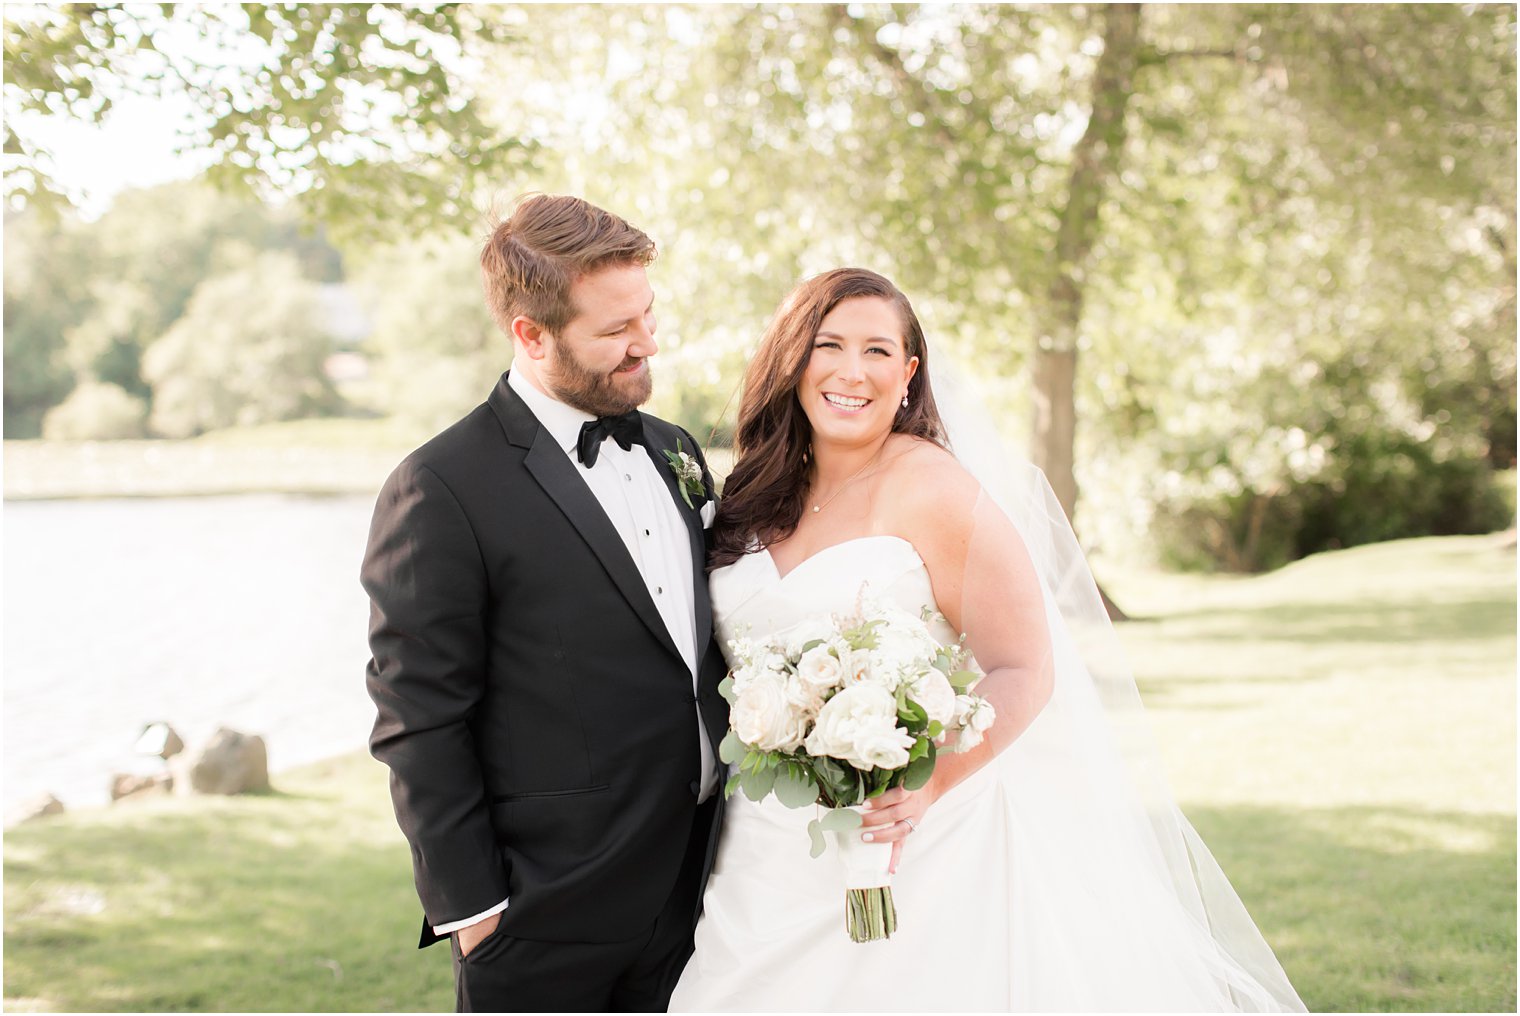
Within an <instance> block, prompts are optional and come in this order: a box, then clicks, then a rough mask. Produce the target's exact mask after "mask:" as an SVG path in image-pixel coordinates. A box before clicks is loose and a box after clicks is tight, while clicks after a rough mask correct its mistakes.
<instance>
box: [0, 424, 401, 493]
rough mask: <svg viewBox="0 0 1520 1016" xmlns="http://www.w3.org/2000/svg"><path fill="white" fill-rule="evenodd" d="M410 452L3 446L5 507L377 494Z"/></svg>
mask: <svg viewBox="0 0 1520 1016" xmlns="http://www.w3.org/2000/svg"><path fill="white" fill-rule="evenodd" d="M408 451H410V446H408V447H350V446H328V445H320V444H317V445H278V444H258V443H243V442H238V441H230V440H220V441H212V440H205V439H197V440H190V441H77V442H76V441H70V442H53V441H6V442H5V444H4V456H5V500H6V501H53V500H78V499H103V498H161V497H212V496H225V495H236V494H292V495H309V496H341V495H355V494H362V495H374V494H375V493H377V492H378V491H379V489H380V485H381V484H382V483H384V482H385V478H386V476H388V475H389V474H390V471H391V470H392V469H393V468H395V466H396V463H398V462H400V461H401V459H402V458H404V457H405V456H406V454H407V452H408Z"/></svg>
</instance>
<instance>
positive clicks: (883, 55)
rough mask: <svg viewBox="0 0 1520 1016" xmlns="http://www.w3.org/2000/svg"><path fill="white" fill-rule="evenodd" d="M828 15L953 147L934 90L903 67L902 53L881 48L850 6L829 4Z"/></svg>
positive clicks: (952, 134) (953, 139)
mask: <svg viewBox="0 0 1520 1016" xmlns="http://www.w3.org/2000/svg"><path fill="white" fill-rule="evenodd" d="M829 14H830V15H831V17H832V20H833V22H834V24H835V25H837V26H839V27H842V28H844V29H846V30H847V31H849V32H851V33H852V34H853V35H854V36H855V37H856V38H857V39H859V40H860V41H861V43H862V44H864V46H865V47H866V50H867V51H868V52H869V53H870V54H871V56H873V57H874V58H875V59H876V61H877V62H878V63H880V64H881V65H882V66H883V67H885V68H886V70H887V73H888V74H890V75H891V76H892V80H893V81H894V82H896V84H897V89H898V91H899V92H900V93H901V94H902V95H903V97H904V98H905V99H907V100H908V102H909V103H910V104H911V105H912V106H913V108H914V111H915V112H917V113H918V114H919V115H920V116H922V117H923V118H924V123H925V124H927V125H931V126H932V127H933V129H934V137H935V140H937V141H938V142H939V143H940V144H941V145H943V146H945V147H946V148H954V147H955V146H956V145H957V144H958V141H959V139H957V138H956V136H955V132H954V131H952V130H951V129H950V127H949V126H948V125H947V124H946V123H945V118H944V117H942V116H941V115H940V113H939V109H938V108H937V105H936V103H935V101H934V97H933V92H932V90H931V89H930V88H929V87H928V86H927V85H925V84H924V83H923V82H922V81H921V80H919V79H918V78H916V77H914V76H913V75H912V73H910V72H909V71H908V68H907V67H905V66H903V62H902V54H901V53H898V52H897V51H896V50H894V49H891V48H889V47H887V46H884V45H882V43H881V40H879V39H877V38H876V33H875V32H867V31H866V30H865V28H866V26H865V24H864V19H861V18H855V17H852V16H851V15H850V8H849V5H848V4H830V5H829Z"/></svg>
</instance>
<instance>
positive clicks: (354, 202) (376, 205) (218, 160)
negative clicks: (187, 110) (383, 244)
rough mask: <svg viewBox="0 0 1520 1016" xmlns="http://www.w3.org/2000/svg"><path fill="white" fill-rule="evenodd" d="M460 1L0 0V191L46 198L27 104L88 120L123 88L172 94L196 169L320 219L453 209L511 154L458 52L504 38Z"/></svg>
mask: <svg viewBox="0 0 1520 1016" xmlns="http://www.w3.org/2000/svg"><path fill="white" fill-rule="evenodd" d="M506 41H507V39H506V35H505V34H504V33H503V32H502V31H501V30H500V28H499V26H498V24H497V23H496V21H495V19H494V18H493V17H492V15H491V12H490V10H489V8H480V7H477V6H474V5H470V4H416V3H404V4H61V5H52V6H46V7H44V6H41V5H38V6H34V7H32V8H29V9H27V10H26V11H17V12H14V13H12V12H8V14H7V19H6V24H5V29H4V52H5V68H6V75H5V86H4V95H5V113H6V115H5V128H4V129H5V154H6V156H7V163H8V165H7V172H6V190H7V194H8V196H9V197H10V199H11V202H12V204H13V206H14V205H16V204H18V203H21V204H25V203H38V202H39V201H40V202H41V203H43V204H45V205H46V204H54V205H56V203H57V200H58V199H59V197H60V194H59V192H58V191H57V188H56V186H55V185H54V183H53V182H52V180H51V179H50V176H49V165H50V161H49V160H50V156H49V154H48V153H47V152H46V150H45V149H44V148H43V147H42V146H41V145H40V143H39V142H38V141H37V140H36V139H35V137H34V136H33V135H32V134H30V133H29V131H28V125H29V124H31V123H34V122H35V118H36V117H38V116H57V115H64V116H69V117H72V118H75V119H79V120H84V121H89V122H99V121H100V120H102V119H104V118H105V117H107V116H109V115H110V113H111V109H112V106H113V104H114V103H115V102H116V101H117V100H119V99H120V98H121V96H123V95H125V94H129V93H136V94H142V95H148V96H151V97H156V98H162V97H169V96H182V97H185V98H186V99H188V100H189V103H190V104H191V105H192V106H193V108H194V109H195V111H196V121H195V124H194V126H193V127H192V128H190V130H189V132H188V135H187V137H186V143H187V145H188V146H189V147H193V148H196V149H199V150H201V151H204V152H206V153H208V154H210V155H211V157H212V159H213V160H214V161H213V162H212V166H211V170H210V172H211V175H212V177H213V178H215V179H216V180H218V181H220V182H223V183H226V184H234V183H236V184H239V185H242V186H247V187H251V188H252V189H253V190H254V191H256V192H257V193H259V194H261V195H263V196H265V197H268V196H271V195H273V194H276V193H285V194H292V193H295V194H301V195H303V196H304V199H305V200H304V207H305V208H306V209H307V211H308V213H309V214H312V215H314V216H316V217H318V218H319V219H321V220H323V221H327V222H329V223H332V224H337V225H340V226H347V227H348V228H350V229H353V230H355V231H357V232H366V231H370V230H372V229H373V228H374V227H375V224H376V223H378V222H381V221H395V222H403V223H413V224H415V223H417V222H421V221H426V222H434V221H437V220H438V219H440V218H443V219H450V218H453V219H455V220H464V219H467V218H469V217H470V215H471V212H472V208H471V202H472V199H473V195H474V192H475V190H476V189H477V188H478V187H479V186H480V185H481V183H482V181H493V180H494V179H496V178H497V175H498V174H501V173H503V172H509V171H511V170H512V169H513V168H515V167H517V166H519V165H521V163H522V160H523V157H524V156H525V154H526V152H525V150H524V147H523V146H522V145H521V144H520V143H518V142H517V141H515V140H514V139H511V138H502V137H500V136H499V135H498V134H497V133H496V132H494V131H492V130H491V129H490V127H489V125H488V124H486V123H485V122H484V121H482V120H481V119H480V117H479V116H478V115H477V114H476V110H475V107H474V105H473V104H472V103H471V101H470V99H471V92H470V89H469V85H468V75H469V70H470V65H471V61H472V60H473V59H475V54H476V51H477V50H478V49H479V48H480V47H482V46H485V47H490V48H491V50H492V51H495V50H496V47H497V46H498V45H499V44H501V43H504V42H506Z"/></svg>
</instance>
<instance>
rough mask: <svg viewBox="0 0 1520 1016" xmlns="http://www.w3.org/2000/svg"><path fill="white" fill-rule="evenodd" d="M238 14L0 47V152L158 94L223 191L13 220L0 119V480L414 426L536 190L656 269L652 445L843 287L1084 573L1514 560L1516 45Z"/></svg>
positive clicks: (1273, 25)
mask: <svg viewBox="0 0 1520 1016" xmlns="http://www.w3.org/2000/svg"><path fill="white" fill-rule="evenodd" d="M366 9H367V11H366ZM250 10H254V9H252V8H250ZM239 11H240V9H239V8H225V9H217V10H210V9H205V8H175V9H174V10H173V11H172V12H168V13H161V12H158V10H157V8H154V9H152V10H149V9H146V8H133V9H129V8H123V7H121V6H119V5H95V6H91V5H75V6H70V7H68V8H62V9H59V10H57V11H53V12H51V14H49V15H48V16H47V17H39V18H36V19H33V20H32V21H13V22H11V23H9V24H8V25H7V27H6V38H5V51H6V61H7V70H8V74H7V83H6V101H7V104H8V105H7V111H8V114H10V113H12V112H13V111H21V112H23V113H30V114H34V115H35V114H38V113H39V112H46V113H48V114H49V115H53V116H59V115H72V116H83V117H98V116H101V115H106V114H108V112H109V100H110V98H111V96H113V95H115V94H118V93H119V92H120V91H121V90H123V89H126V88H128V87H131V88H136V89H137V90H139V91H141V90H143V89H148V88H155V89H162V88H174V89H179V90H180V91H181V92H184V93H187V94H189V95H191V96H192V98H194V100H195V103H196V105H197V108H198V109H200V110H201V116H200V119H198V120H196V121H195V123H193V124H191V125H190V126H189V127H187V131H188V140H189V143H190V144H192V145H193V146H195V147H197V148H199V149H203V150H205V151H206V152H208V153H210V154H209V156H208V158H210V159H212V160H213V165H212V169H211V171H210V175H211V176H212V177H213V178H215V179H216V180H219V181H220V182H221V183H222V184H223V185H224V190H223V191H222V192H212V191H209V190H206V189H204V188H201V187H197V186H195V185H190V184H184V185H171V186H169V187H165V188H157V189H154V190H152V191H147V192H141V193H129V194H124V195H122V196H121V197H120V198H119V199H118V200H117V202H116V204H115V205H114V206H113V207H112V209H111V210H110V211H109V212H108V213H106V214H105V215H104V216H102V217H101V218H100V219H99V220H97V221H94V222H82V221H79V220H78V219H77V218H76V217H73V216H71V215H69V214H67V213H65V214H63V216H62V217H61V218H58V219H56V220H54V219H50V218H49V212H50V211H51V210H54V209H55V208H56V205H55V204H51V203H49V202H48V201H47V200H46V198H47V196H48V195H49V193H50V192H51V191H52V188H51V187H50V186H49V185H48V182H47V175H46V169H47V164H46V158H45V153H42V152H40V151H39V145H38V144H37V143H36V142H35V141H33V140H32V139H29V138H28V137H27V135H26V124H27V122H28V121H27V120H26V118H25V116H22V117H17V116H14V115H8V117H7V127H6V130H7V132H8V136H7V152H8V153H9V154H8V160H9V165H8V169H7V190H8V193H9V195H10V208H11V211H9V212H8V213H7V219H6V239H7V241H8V242H9V244H10V251H9V253H11V255H12V256H11V257H9V258H7V259H6V266H5V271H6V278H5V301H6V306H5V313H6V325H7V328H6V336H5V425H6V434H7V436H8V437H23V436H31V435H35V434H37V433H40V432H41V428H42V427H43V426H44V419H46V421H47V427H48V432H49V433H50V434H52V435H56V436H75V437H81V436H100V437H106V436H121V435H127V434H131V433H138V432H141V431H142V428H143V427H145V426H146V427H147V428H148V430H149V431H151V432H152V433H156V434H162V435H165V436H169V435H180V434H189V433H194V432H197V431H198V430H202V429H205V428H207V427H217V426H229V425H236V424H238V423H245V422H249V421H253V420H265V419H283V418H289V417H291V416H295V415H309V414H316V413H343V414H347V415H377V416H391V417H398V418H402V419H406V420H409V421H412V422H413V423H414V424H415V425H416V427H417V428H418V430H419V432H420V431H423V430H426V429H428V428H436V427H437V426H441V425H442V424H444V423H446V422H448V420H450V419H452V418H454V417H455V416H457V415H458V414H459V413H460V412H462V411H464V410H465V409H467V408H468V407H469V406H471V405H473V404H475V403H476V402H478V401H479V399H480V398H481V397H482V396H483V394H484V392H485V390H486V389H487V387H488V386H489V384H490V381H491V379H492V378H493V377H494V376H495V375H496V374H497V373H499V372H500V370H501V369H503V368H504V367H505V366H506V365H507V363H508V361H509V346H508V344H507V342H506V340H505V339H504V338H503V337H501V336H500V335H499V334H498V333H497V332H496V331H495V330H494V328H493V327H492V326H491V325H490V322H489V319H488V317H487V316H486V315H485V313H484V310H483V308H482V307H481V300H480V297H479V288H478V281H477V279H476V265H475V253H476V250H477V246H476V245H477V244H478V240H479V237H480V236H482V235H483V233H484V231H485V229H486V228H487V220H488V213H489V211H490V208H491V206H492V205H493V204H495V205H497V206H498V207H499V206H500V204H501V202H502V200H503V199H504V198H509V197H510V196H512V195H515V194H518V193H522V192H525V191H529V190H549V191H569V192H574V193H579V194H582V195H584V196H586V197H587V198H588V199H590V200H592V201H595V202H597V203H600V204H603V205H605V206H606V207H609V208H612V209H614V210H616V211H618V212H620V213H622V214H624V215H626V216H627V217H628V218H629V219H631V220H632V221H634V222H636V223H637V224H639V225H640V226H642V227H644V228H645V229H647V230H648V231H649V232H650V233H651V234H652V235H653V236H654V237H655V238H656V239H657V240H658V241H659V243H660V246H661V250H662V255H661V260H660V262H658V267H657V270H656V272H655V281H656V286H657V291H658V292H659V299H660V311H661V333H660V337H661V342H662V347H663V348H662V352H661V354H660V360H659V365H660V370H659V376H660V384H659V385H658V386H657V401H656V404H655V406H654V407H653V408H654V409H655V410H656V411H657V412H662V413H664V414H665V415H669V416H673V417H674V418H676V419H678V420H679V421H680V422H682V423H683V424H684V425H685V426H687V427H688V428H690V429H692V431H693V432H694V433H697V434H699V435H702V436H706V435H708V434H712V435H713V436H714V437H715V438H716V439H717V440H718V441H720V442H721V441H722V440H724V438H725V435H726V434H727V427H728V426H729V424H730V423H731V419H732V413H733V408H732V407H733V404H735V403H736V400H734V399H732V396H733V393H734V389H735V387H736V385H737V383H738V379H739V376H740V374H741V372H742V369H743V364H744V362H745V361H746V359H747V356H748V352H749V350H750V349H752V347H753V344H754V342H755V340H756V339H757V338H758V336H759V334H760V332H761V330H762V328H763V325H764V322H765V319H766V317H767V316H768V314H769V313H770V311H771V310H772V309H773V308H774V306H775V304H776V303H777V302H778V301H779V299H780V298H781V296H782V295H783V294H784V293H785V292H786V291H787V290H788V289H789V288H790V287H791V286H792V285H793V284H794V283H795V282H796V280H797V279H798V278H800V277H802V276H803V275H806V274H809V273H812V272H815V271H818V270H822V269H824V268H827V267H830V266H833V265H836V264H841V263H853V264H861V265H864V266H866V267H870V268H874V269H876V270H879V271H882V272H883V273H885V274H887V275H889V276H891V277H893V278H894V279H895V280H896V281H897V282H898V283H899V284H900V285H902V286H903V288H904V289H905V291H907V292H908V293H909V295H910V296H911V297H912V298H913V299H914V301H915V304H916V305H917V306H918V307H919V310H920V313H921V315H922V316H923V317H924V318H925V321H926V325H927V326H928V328H929V330H930V334H931V337H932V341H933V342H934V343H935V347H934V348H935V353H936V355H937V356H939V355H942V354H946V355H948V357H949V358H953V359H954V360H957V361H959V362H960V363H961V364H963V365H965V366H967V367H969V368H970V371H971V372H972V373H974V374H975V375H976V376H977V377H978V378H979V379H980V380H981V381H982V382H983V384H984V387H985V389H986V394H987V396H988V398H989V399H990V400H991V402H992V403H993V405H994V406H995V407H996V409H997V410H998V412H999V414H1000V416H1001V417H1002V418H1003V422H1004V423H1005V425H1006V429H1007V431H1008V434H1009V436H1010V438H1012V439H1014V440H1015V441H1018V442H1020V443H1021V444H1022V445H1023V446H1024V447H1027V448H1028V449H1029V453H1030V454H1031V456H1032V457H1033V458H1035V460H1036V461H1038V462H1040V463H1041V464H1042V465H1043V466H1044V468H1045V469H1046V470H1047V472H1048V474H1049V475H1050V476H1051V479H1052V482H1053V484H1054V485H1055V486H1056V488H1057V490H1058V491H1059V492H1060V494H1061V496H1062V498H1063V501H1065V503H1066V504H1067V506H1068V508H1069V509H1070V510H1073V511H1074V512H1075V518H1076V521H1077V524H1078V528H1079V530H1080V531H1081V532H1082V534H1083V536H1084V538H1085V539H1086V540H1087V541H1088V542H1089V543H1091V544H1098V545H1102V546H1105V547H1113V548H1119V547H1123V546H1132V545H1136V544H1140V543H1143V544H1144V545H1145V546H1146V547H1147V548H1148V549H1149V550H1150V552H1152V553H1153V554H1155V555H1158V556H1161V557H1163V558H1166V559H1168V560H1170V561H1172V562H1174V563H1179V564H1185V565H1188V566H1194V567H1223V568H1230V569H1241V570H1251V569H1261V568H1267V567H1273V566H1275V565H1277V564H1280V563H1283V562H1284V561H1287V560H1291V559H1293V558H1296V557H1299V556H1302V555H1304V554H1308V553H1312V552H1314V551H1316V550H1321V549H1325V548H1329V547H1335V546H1346V545H1351V544H1354V543H1361V542H1368V541H1371V540H1378V539H1387V538H1391V537H1396V536H1405V535H1417V534H1424V533H1454V532H1474V531H1484V530H1486V529H1490V528H1495V527H1499V526H1503V525H1504V524H1505V523H1506V522H1507V521H1509V520H1510V519H1511V518H1512V515H1513V506H1512V505H1507V504H1506V501H1505V498H1504V496H1503V494H1502V492H1501V489H1500V486H1499V485H1496V480H1495V476H1496V473H1497V472H1500V471H1504V470H1512V469H1513V466H1514V457H1515V344H1514V336H1515V267H1516V265H1515V255H1514V248H1515V239H1516V238H1515V14H1514V9H1513V7H1510V6H1483V5H1478V6H1452V5H1399V6H1394V5H1386V6H1385V5H1356V6H1313V7H1304V6H1286V5H1229V6H1225V5H1202V6H1172V5H1162V4H1150V5H1144V6H1139V5H1127V4H1115V5H1095V6H1064V5H1063V6H1054V5H1051V6H1042V5H1035V6H1027V7H1023V6H1021V7H1013V6H1007V5H978V4H958V5H950V6H944V5H936V6H932V7H930V6H922V7H921V6H915V5H890V6H889V5H875V4H851V5H796V6H788V5H764V4H762V5H729V6H706V7H686V6H664V5H648V6H641V5H625V6H624V5H620V6H608V7H598V6H591V5H568V6H563V7H540V6H522V7H516V6H496V5H491V6H484V5H482V6H475V5H469V4H458V5H455V4H445V5H412V4H400V5H385V6H384V9H383V10H378V11H377V10H376V9H374V8H373V7H372V6H371V5H324V4H314V5H302V6H301V7H300V8H294V9H291V10H290V11H286V10H284V9H283V8H258V9H256V11H255V13H253V14H250V13H247V12H243V13H239ZM154 19H157V20H154ZM145 40H151V45H148V44H147V43H146V42H145ZM143 67H150V68H156V70H154V71H152V72H151V73H149V72H144V71H143V70H142V68H143ZM13 68H21V69H22V70H23V73H16V74H12V73H10V71H11V70H12V69H13ZM154 74H157V76H156V77H155V76H154ZM227 187H231V188H233V189H231V190H227V189H225V188H227ZM236 187H242V188H243V189H242V191H241V195H242V196H239V192H238V191H237V189H236ZM250 194H252V195H256V196H257V197H259V198H260V199H262V201H261V202H260V201H254V200H253V199H252V198H251V197H250V196H249V195H250ZM301 223H304V224H305V229H306V232H302V231H301V227H300V225H299V224H301ZM18 254H19V256H18ZM340 284H341V287H342V289H341V293H342V294H343V295H342V299H343V300H348V301H351V302H352V303H354V304H355V305H356V306H357V307H358V308H359V310H360V312H362V316H363V318H364V319H365V320H366V322H367V326H366V328H365V329H363V331H364V334H363V335H362V337H355V336H354V335H353V334H351V333H350V334H348V335H347V337H343V336H340V335H338V334H336V333H337V332H341V331H343V329H342V328H339V327H336V326H335V325H334V324H333V323H332V322H331V321H330V320H329V319H330V318H331V316H332V315H331V313H330V308H329V311H328V312H323V311H321V310H320V306H321V304H322V300H321V299H320V298H319V297H317V296H314V295H313V291H312V289H311V288H310V287H315V286H322V285H325V286H328V287H334V286H339V285H340ZM318 292H322V291H321V290H318ZM328 295H329V297H332V296H333V294H332V292H331V291H328ZM329 302H331V301H330V300H329ZM314 308H317V309H314ZM324 314H325V315H326V316H325V317H324ZM300 317H304V318H306V321H307V323H306V325H301V324H299V323H298V322H297V318H300ZM335 354H344V355H340V356H338V357H337V358H336V359H335V358H334V357H335ZM345 364H346V365H347V366H346V367H345V366H344V365H345ZM345 370H347V371H348V373H345ZM228 375H236V377H229V376H228ZM50 410H51V411H52V412H51V414H50V413H49V411H50ZM1508 475H1509V477H1510V479H1509V483H1510V486H1511V489H1512V484H1513V479H1512V477H1513V473H1512V472H1511V473H1509V474H1508Z"/></svg>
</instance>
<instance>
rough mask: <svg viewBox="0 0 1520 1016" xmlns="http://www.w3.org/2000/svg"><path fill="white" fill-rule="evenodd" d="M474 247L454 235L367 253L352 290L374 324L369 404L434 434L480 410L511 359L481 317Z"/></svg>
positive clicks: (502, 339) (507, 345)
mask: <svg viewBox="0 0 1520 1016" xmlns="http://www.w3.org/2000/svg"><path fill="white" fill-rule="evenodd" d="M479 257H480V244H479V242H478V241H475V240H473V239H469V238H466V237H463V236H458V235H452V234H451V235H448V236H438V237H434V238H430V239H425V240H419V241H414V242H409V243H397V244H394V245H391V246H389V247H386V248H382V249H379V250H371V251H368V252H367V253H366V255H365V257H364V260H363V261H362V262H361V263H360V265H359V266H358V268H357V269H356V270H355V272H354V278H353V280H352V283H353V285H354V287H355V289H356V290H357V291H358V292H359V294H360V295H361V298H362V299H363V300H364V302H365V304H366V306H367V307H368V308H369V316H370V318H371V320H373V321H374V322H375V330H374V333H373V334H372V335H371V336H370V339H369V345H368V349H369V351H370V352H371V353H372V354H373V355H372V361H373V363H374V378H373V381H374V385H373V388H374V394H373V401H374V402H375V403H376V404H377V406H378V407H379V408H381V409H383V410H384V411H386V412H389V413H392V414H394V415H396V416H400V417H402V418H404V419H406V420H408V421H410V422H412V423H415V424H417V425H418V426H419V427H421V428H426V429H429V430H437V429H439V428H441V427H443V426H446V425H447V424H450V423H452V422H454V421H455V420H457V419H459V417H461V416H463V415H464V414H465V413H466V412H468V411H469V410H470V409H471V408H473V407H475V406H477V405H479V404H480V402H481V401H482V400H484V399H485V397H486V395H487V394H489V393H490V391H491V388H492V386H493V385H495V383H496V380H497V378H498V377H499V376H500V375H501V372H502V371H504V370H506V369H507V367H508V365H509V364H510V363H511V360H512V342H511V340H510V339H508V338H507V337H506V336H505V335H503V334H502V333H501V331H500V330H498V329H497V327H496V324H495V323H494V322H493V321H492V320H491V315H490V313H489V312H488V311H487V310H486V305H485V296H484V294H483V292H482V290H481V283H480V267H479Z"/></svg>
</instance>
